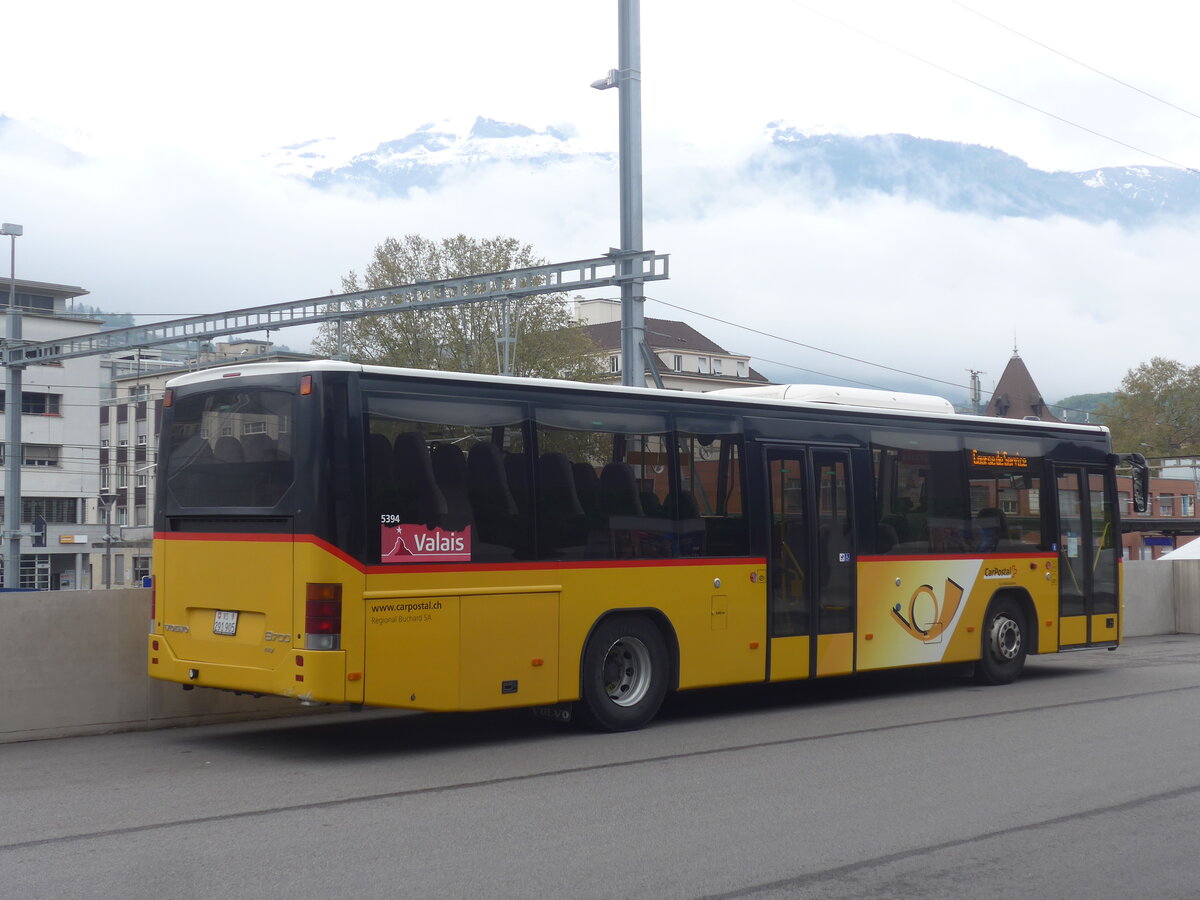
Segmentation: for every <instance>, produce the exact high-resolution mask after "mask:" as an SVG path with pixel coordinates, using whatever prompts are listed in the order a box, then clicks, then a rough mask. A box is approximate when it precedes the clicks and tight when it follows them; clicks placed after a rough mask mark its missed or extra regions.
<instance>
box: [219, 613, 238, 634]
mask: <svg viewBox="0 0 1200 900" xmlns="http://www.w3.org/2000/svg"><path fill="white" fill-rule="evenodd" d="M237 617H238V614H237V610H227V609H218V610H217V611H216V615H215V616H214V617H213V634H237Z"/></svg>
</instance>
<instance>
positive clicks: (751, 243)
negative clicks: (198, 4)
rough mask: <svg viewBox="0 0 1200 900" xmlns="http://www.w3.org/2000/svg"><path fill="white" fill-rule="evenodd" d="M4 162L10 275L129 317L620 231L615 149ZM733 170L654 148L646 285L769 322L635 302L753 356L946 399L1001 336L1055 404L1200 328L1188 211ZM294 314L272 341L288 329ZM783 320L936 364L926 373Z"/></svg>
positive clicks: (1178, 350)
mask: <svg viewBox="0 0 1200 900" xmlns="http://www.w3.org/2000/svg"><path fill="white" fill-rule="evenodd" d="M648 158H650V157H649V156H648ZM664 159H665V160H669V161H668V162H667V163H665V164H664V162H663V160H664ZM0 163H2V167H0V193H2V195H3V196H4V197H5V209H4V210H3V214H4V218H5V220H6V221H10V222H19V223H21V224H23V225H24V226H25V229H26V233H25V236H24V237H22V238H21V239H20V240H19V241H18V244H17V274H18V277H22V278H29V279H34V280H39V281H49V282H60V283H67V284H74V285H79V286H81V287H84V288H86V289H87V290H89V291H90V292H91V296H90V297H88V298H87V302H90V303H92V304H94V305H97V306H100V307H102V308H104V309H106V310H112V311H121V312H123V311H130V312H134V313H138V314H142V315H148V314H155V315H158V316H167V317H179V316H185V315H192V314H202V313H211V312H217V311H221V310H227V309H234V308H239V307H245V306H255V305H260V304H266V303H274V302H279V301H284V300H293V299H294V300H300V299H306V298H310V297H314V296H321V295H324V294H326V293H329V292H333V291H338V290H340V282H341V277H342V276H343V275H344V274H346V272H348V271H349V270H351V269H356V270H360V271H361V270H362V269H363V268H364V267H365V266H366V264H367V263H368V261H369V259H370V256H371V253H372V250H373V248H374V247H375V245H376V244H378V243H379V242H380V241H382V240H383V239H384V238H385V237H388V236H390V235H400V234H403V233H406V232H419V233H421V234H424V235H427V236H429V237H434V238H437V237H441V236H444V235H449V234H455V233H458V232H464V233H466V234H470V235H477V236H487V235H494V234H509V235H513V236H515V237H517V238H520V239H521V240H524V241H528V242H529V243H531V244H533V246H534V247H535V249H536V251H537V252H538V253H539V254H541V255H542V256H544V257H546V258H547V259H550V260H553V261H566V260H572V259H580V258H587V257H593V256H599V255H602V254H603V253H604V252H605V251H606V250H607V249H608V247H610V246H616V245H617V244H618V243H619V240H620V238H619V223H618V210H617V181H616V173H615V169H614V168H612V167H610V166H608V165H606V164H604V163H603V162H596V161H591V162H580V163H577V164H572V165H565V166H559V167H554V168H549V169H539V168H534V167H528V168H526V167H521V166H515V165H506V166H494V167H487V168H485V169H481V170H478V171H467V172H463V173H460V176H459V177H457V178H455V179H453V180H452V181H450V182H448V183H447V184H446V185H445V186H444V187H441V188H439V189H437V190H436V191H424V192H421V191H417V192H414V193H413V194H412V195H410V196H409V197H407V198H403V199H388V200H379V199H376V198H373V197H370V196H367V195H362V194H355V193H353V192H332V191H318V190H315V189H313V188H311V187H309V186H308V185H307V184H305V183H304V182H302V181H299V180H292V179H287V178H282V177H279V176H278V175H275V174H273V173H271V172H270V171H269V170H268V169H266V168H265V166H264V167H262V168H259V167H256V165H255V164H246V165H244V166H222V165H218V164H215V163H213V162H212V161H210V160H207V159H202V158H199V157H197V156H193V155H189V154H187V153H183V152H164V151H159V152H148V153H146V154H145V155H143V156H141V157H139V158H128V157H126V158H104V159H87V160H83V161H80V160H77V159H74V158H72V159H71V160H70V161H69V162H68V161H65V160H64V159H63V158H55V157H54V156H53V155H49V156H45V155H33V156H31V155H29V154H24V153H16V152H14V148H13V147H12V146H5V145H4V144H3V143H0ZM737 171H739V170H737V169H734V168H729V167H727V166H724V165H722V166H721V167H714V166H712V165H711V161H709V163H706V161H705V159H704V158H703V157H702V156H700V155H699V154H694V153H689V152H687V151H686V150H680V151H679V152H678V153H677V154H675V155H674V156H663V155H658V156H655V157H653V158H652V161H651V164H650V165H648V167H647V177H646V185H645V190H646V221H645V241H644V243H645V246H646V247H648V248H650V249H654V250H657V251H660V252H669V253H670V254H671V276H672V277H671V279H670V280H669V281H666V282H656V283H653V284H649V285H647V289H646V292H647V294H648V295H649V296H650V297H651V298H658V299H661V300H663V301H666V302H667V303H671V304H675V305H678V306H682V307H686V308H688V309H690V310H695V311H697V312H699V313H703V314H706V315H708V316H714V317H717V318H720V319H725V320H728V321H730V322H734V323H738V324H739V325H744V326H747V327H748V328H751V329H755V330H757V331H759V332H764V333H765V335H764V334H756V333H754V332H751V331H746V330H743V329H741V328H737V327H734V326H732V325H726V324H722V323H719V322H715V321H712V320H710V319H704V318H699V317H692V316H689V315H688V314H687V313H683V312H680V311H678V310H676V309H673V308H671V307H667V306H664V305H662V304H657V303H655V302H653V301H651V302H649V303H648V304H647V314H648V315H651V316H654V317H659V318H682V319H685V320H688V321H690V322H691V323H692V324H693V325H695V326H696V327H697V328H699V329H700V330H701V331H703V332H705V333H706V334H709V335H711V336H712V337H713V338H714V339H716V340H717V341H719V342H720V343H722V344H723V345H725V346H726V347H727V348H728V349H730V350H735V351H740V352H745V353H750V354H753V355H755V356H756V357H761V358H762V359H766V360H773V361H777V362H781V363H786V364H789V365H791V366H795V367H798V368H799V369H811V370H815V371H817V372H823V373H828V374H829V375H833V376H837V377H840V378H844V379H847V380H851V381H858V382H867V383H872V384H879V385H888V386H902V387H903V388H905V389H924V390H928V391H929V392H933V393H944V394H946V395H948V396H951V397H953V398H954V399H959V398H961V397H962V395H963V394H964V393H965V387H953V386H957V385H961V386H965V384H966V382H967V370H968V369H975V370H981V371H983V372H985V373H986V374H985V375H984V376H982V379H983V383H984V385H985V387H990V386H991V385H992V384H993V383H994V381H995V379H996V378H998V377H999V375H1000V372H1001V371H1002V370H1003V368H1004V365H1005V364H1006V362H1007V360H1008V358H1009V356H1010V355H1011V353H1012V349H1013V345H1014V341H1015V343H1016V346H1017V347H1018V348H1019V350H1020V353H1021V356H1022V357H1023V358H1024V360H1025V361H1026V364H1027V365H1028V367H1029V369H1030V371H1031V372H1032V374H1033V376H1034V378H1035V380H1036V381H1037V382H1038V384H1039V386H1040V387H1041V388H1042V390H1043V392H1044V393H1045V394H1046V396H1047V398H1049V399H1051V400H1057V399H1060V398H1061V397H1063V396H1066V395H1069V394H1074V393H1079V392H1085V391H1103V390H1110V389H1113V388H1115V387H1116V386H1117V384H1118V383H1119V382H1120V380H1121V378H1122V376H1123V375H1124V373H1125V372H1126V371H1127V370H1128V369H1130V368H1132V367H1134V366H1136V365H1138V364H1139V363H1141V362H1143V361H1145V360H1147V359H1149V358H1150V357H1152V356H1165V357H1169V358H1174V359H1179V360H1180V361H1182V362H1184V363H1185V364H1189V365H1191V364H1195V363H1196V362H1198V361H1200V360H1197V358H1196V357H1197V352H1196V350H1195V349H1194V347H1193V343H1194V342H1193V341H1192V339H1191V336H1192V335H1193V334H1195V333H1197V332H1198V331H1200V327H1198V326H1200V304H1198V303H1196V302H1195V298H1196V296H1197V294H1198V290H1197V289H1198V286H1200V285H1198V280H1200V273H1198V272H1197V271H1196V268H1195V266H1194V265H1193V264H1192V263H1191V257H1192V252H1191V250H1192V247H1193V246H1194V244H1195V241H1196V238H1197V230H1198V225H1200V223H1197V222H1193V221H1184V222H1175V223H1173V224H1170V225H1161V226H1158V227H1154V228H1148V229H1143V230H1138V231H1127V230H1122V229H1121V228H1118V227H1117V226H1115V225H1090V224H1085V223H1082V222H1079V221H1075V220H1071V219H1065V218H1055V219H1046V220H1032V219H1015V218H1012V219H1004V218H984V217H980V216H973V215H967V214H961V213H952V212H946V211H942V210H938V209H934V208H932V207H930V206H928V205H925V204H922V203H916V202H909V201H906V200H903V199H899V198H894V197H884V196H878V195H874V196H869V197H864V198H860V199H857V200H855V201H853V202H851V201H828V200H824V199H822V194H821V193H820V187H821V186H820V185H819V184H817V185H814V184H805V183H801V182H795V181H793V182H789V183H779V182H774V181H765V180H756V179H760V178H764V177H765V176H742V175H737V174H735V173H736V172H737ZM138 321H139V322H147V321H151V320H150V319H147V318H139V320H138ZM1160 323H1165V324H1166V326H1167V327H1165V328H1164V327H1161V324H1160ZM305 331H307V330H297V331H295V332H289V331H283V332H278V333H275V334H273V336H272V337H273V339H276V340H279V341H280V342H282V343H285V344H289V345H290V346H292V347H293V349H301V348H302V346H303V345H304V344H305V343H306V342H307V339H308V338H307V337H306V336H305ZM766 335H772V336H777V337H768V336H766ZM779 338H787V339H790V340H791V341H795V342H800V343H802V344H808V345H812V346H815V347H819V348H824V349H825V350H829V351H835V352H836V353H838V354H843V355H845V356H850V357H856V358H859V359H863V360H869V361H871V362H875V363H879V364H880V365H882V366H888V367H891V368H894V369H900V370H903V371H905V372H912V373H918V374H919V375H921V376H925V377H927V378H929V379H933V380H932V381H929V382H926V383H924V385H923V387H922V386H921V385H920V384H919V383H917V382H915V381H914V380H913V379H912V378H909V377H902V376H899V375H897V374H896V373H894V372H889V371H888V370H886V369H881V368H876V367H873V366H869V365H864V364H861V363H854V362H851V361H849V360H847V359H843V358H839V357H837V356H834V355H831V354H827V353H822V352H818V351H815V350H811V349H806V348H804V347H800V346H797V345H796V344H794V343H788V342H786V341H783V340H780V339H779ZM763 368H765V369H768V370H769V371H771V373H772V374H773V375H777V376H782V377H788V378H789V379H791V380H797V381H811V380H818V379H817V378H816V377H815V376H813V375H811V374H807V373H805V372H801V371H793V370H789V369H786V368H783V367H777V366H768V365H765V364H764V365H763ZM939 382H949V385H947V384H943V383H939Z"/></svg>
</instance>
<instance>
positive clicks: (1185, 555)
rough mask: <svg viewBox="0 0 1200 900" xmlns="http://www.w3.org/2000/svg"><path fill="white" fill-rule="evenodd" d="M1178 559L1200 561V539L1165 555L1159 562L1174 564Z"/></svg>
mask: <svg viewBox="0 0 1200 900" xmlns="http://www.w3.org/2000/svg"><path fill="white" fill-rule="evenodd" d="M1177 559H1200V539H1198V540H1194V541H1189V542H1188V543H1186V544H1184V545H1183V546H1182V547H1176V548H1175V549H1174V550H1171V551H1170V552H1168V553H1164V554H1163V555H1162V556H1160V557H1159V558H1158V561H1159V562H1163V561H1164V560H1166V561H1167V562H1174V561H1175V560H1177Z"/></svg>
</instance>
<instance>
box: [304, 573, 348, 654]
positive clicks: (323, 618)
mask: <svg viewBox="0 0 1200 900" xmlns="http://www.w3.org/2000/svg"><path fill="white" fill-rule="evenodd" d="M341 643H342V586H341V585H340V584H312V583H309V585H308V586H307V588H306V590H305V592H304V649H305V650H337V649H338V648H339V647H340V646H341Z"/></svg>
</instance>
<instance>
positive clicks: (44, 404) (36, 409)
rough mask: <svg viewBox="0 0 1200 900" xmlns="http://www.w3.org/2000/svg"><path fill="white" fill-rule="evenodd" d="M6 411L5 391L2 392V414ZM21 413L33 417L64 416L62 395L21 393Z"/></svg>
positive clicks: (0, 397) (0, 402) (0, 394)
mask: <svg viewBox="0 0 1200 900" xmlns="http://www.w3.org/2000/svg"><path fill="white" fill-rule="evenodd" d="M5 409H6V407H5V404H4V391H0V412H4V410H5ZM21 412H22V413H25V414H28V415H31V416H60V415H62V394H35V393H32V392H30V391H21Z"/></svg>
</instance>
